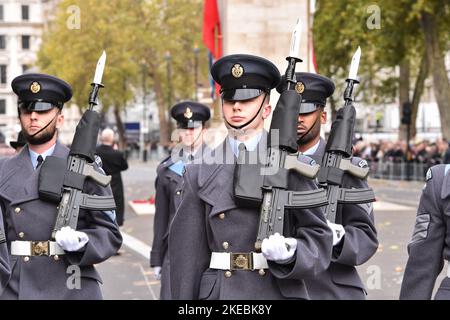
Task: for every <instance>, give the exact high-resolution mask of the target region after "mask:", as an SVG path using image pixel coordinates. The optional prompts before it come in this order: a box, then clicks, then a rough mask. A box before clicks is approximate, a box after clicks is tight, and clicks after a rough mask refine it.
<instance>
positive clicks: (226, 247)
mask: <svg viewBox="0 0 450 320" xmlns="http://www.w3.org/2000/svg"><path fill="white" fill-rule="evenodd" d="M229 246H230V244H229V243H228V242H226V241H225V242H224V243H222V247H223V248H224V249H225V250H227V249H228V247H229Z"/></svg>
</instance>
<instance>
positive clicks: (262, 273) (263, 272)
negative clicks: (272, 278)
mask: <svg viewBox="0 0 450 320" xmlns="http://www.w3.org/2000/svg"><path fill="white" fill-rule="evenodd" d="M258 273H259V275H260V276H263V275H265V274H266V272H265V271H264V269H259V271H258Z"/></svg>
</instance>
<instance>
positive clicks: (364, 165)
mask: <svg viewBox="0 0 450 320" xmlns="http://www.w3.org/2000/svg"><path fill="white" fill-rule="evenodd" d="M358 166H359V167H361V168H367V167H368V166H369V165H368V164H367V161H366V160H361V161H360V162H359V163H358Z"/></svg>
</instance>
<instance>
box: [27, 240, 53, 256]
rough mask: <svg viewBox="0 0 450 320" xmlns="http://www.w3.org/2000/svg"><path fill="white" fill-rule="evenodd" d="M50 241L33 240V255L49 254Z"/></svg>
mask: <svg viewBox="0 0 450 320" xmlns="http://www.w3.org/2000/svg"><path fill="white" fill-rule="evenodd" d="M49 247H50V245H49V242H48V241H31V255H32V256H48V255H49V251H50V250H49Z"/></svg>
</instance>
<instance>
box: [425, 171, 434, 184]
mask: <svg viewBox="0 0 450 320" xmlns="http://www.w3.org/2000/svg"><path fill="white" fill-rule="evenodd" d="M431 179H433V173H432V172H431V168H430V169H428V171H427V176H426V177H425V181H429V180H431Z"/></svg>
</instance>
